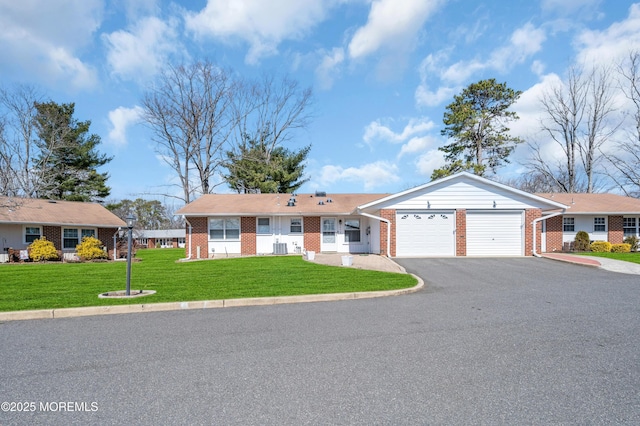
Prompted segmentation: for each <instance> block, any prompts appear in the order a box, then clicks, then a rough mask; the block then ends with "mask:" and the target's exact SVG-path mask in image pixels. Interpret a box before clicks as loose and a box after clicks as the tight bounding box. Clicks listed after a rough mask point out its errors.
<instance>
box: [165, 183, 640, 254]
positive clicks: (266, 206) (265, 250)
mask: <svg viewBox="0 0 640 426" xmlns="http://www.w3.org/2000/svg"><path fill="white" fill-rule="evenodd" d="M177 214H181V215H183V216H184V217H185V220H186V247H185V250H186V252H187V258H191V259H196V258H207V257H213V256H219V255H228V254H235V255H256V254H284V253H296V252H298V253H299V252H302V251H303V250H308V251H314V252H335V253H354V254H355V253H373V254H381V255H385V256H390V257H426V256H531V255H534V254H537V253H540V252H546V251H549V252H550V251H559V250H562V249H563V243H564V242H567V241H572V240H573V239H574V238H575V234H576V232H578V231H580V230H586V231H587V232H589V234H590V236H591V238H592V240H600V239H602V240H607V241H609V242H611V243H621V242H622V240H623V237H624V236H625V235H632V234H634V235H638V232H639V231H640V200H637V199H634V198H629V197H622V196H617V195H611V194H531V193H528V192H524V191H521V190H518V189H515V188H512V187H509V186H507V185H503V184H500V183H497V182H493V181H491V180H489V179H486V178H483V177H479V176H476V175H473V174H470V173H466V172H462V173H458V174H455V175H453V176H449V177H446V178H443V179H439V180H436V181H433V182H429V183H427V184H424V185H421V186H418V187H415V188H412V189H408V190H406V191H403V192H399V193H396V194H326V193H320V192H316V193H315V194H298V195H289V194H208V195H203V196H202V197H200V198H198V199H197V200H195V201H193V202H192V203H189V204H187V205H186V206H185V207H183V208H182V209H180V210H178V212H177Z"/></svg>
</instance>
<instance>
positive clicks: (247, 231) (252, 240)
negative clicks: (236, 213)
mask: <svg viewBox="0 0 640 426" xmlns="http://www.w3.org/2000/svg"><path fill="white" fill-rule="evenodd" d="M257 253H258V248H257V237H256V218H255V217H246V216H243V217H241V218H240V254H242V255H243V256H250V255H254V254H257Z"/></svg>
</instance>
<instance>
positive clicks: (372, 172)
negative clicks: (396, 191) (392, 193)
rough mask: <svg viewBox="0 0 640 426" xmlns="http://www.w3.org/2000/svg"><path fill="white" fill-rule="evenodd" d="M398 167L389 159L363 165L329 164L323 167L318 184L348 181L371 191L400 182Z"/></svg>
mask: <svg viewBox="0 0 640 426" xmlns="http://www.w3.org/2000/svg"><path fill="white" fill-rule="evenodd" d="M397 172H398V167H397V166H396V165H395V164H392V163H389V162H387V161H376V162H375V163H370V164H365V165H363V166H361V167H348V168H346V169H345V168H343V167H341V166H333V165H327V166H324V167H322V169H321V171H320V178H319V179H318V184H319V186H320V187H323V186H329V185H330V184H333V183H336V182H340V181H346V182H352V183H358V184H362V185H363V189H364V191H371V190H373V189H374V188H376V187H380V186H384V185H388V184H389V183H391V182H398V181H399V180H400V178H399V177H398V175H397Z"/></svg>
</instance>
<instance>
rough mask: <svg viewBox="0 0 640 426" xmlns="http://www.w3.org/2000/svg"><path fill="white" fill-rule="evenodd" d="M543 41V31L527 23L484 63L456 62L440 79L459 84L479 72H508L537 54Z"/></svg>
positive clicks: (476, 60) (472, 61)
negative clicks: (489, 70)
mask: <svg viewBox="0 0 640 426" xmlns="http://www.w3.org/2000/svg"><path fill="white" fill-rule="evenodd" d="M545 40H546V34H545V31H544V30H543V29H541V28H536V27H534V26H533V25H532V24H531V23H527V24H525V25H524V26H522V27H521V28H518V29H516V30H515V31H514V32H513V33H512V34H511V37H510V39H509V43H507V44H505V45H504V46H501V47H499V48H497V49H495V50H494V51H493V52H492V53H491V55H490V56H489V59H487V60H486V61H481V60H479V59H472V60H469V61H459V62H456V63H455V64H453V65H451V66H449V67H448V68H447V69H445V70H444V71H443V72H442V73H441V75H440V78H441V79H442V80H444V81H447V82H449V83H454V84H460V83H462V82H464V81H465V80H467V79H468V78H469V77H471V76H472V75H473V74H475V73H476V72H478V71H480V70H484V69H492V70H496V71H499V72H508V71H509V70H511V68H513V67H514V66H515V65H517V64H521V63H523V62H524V61H525V60H526V59H527V58H529V57H530V56H532V55H533V54H535V53H537V52H539V51H540V49H542V43H544V41H545Z"/></svg>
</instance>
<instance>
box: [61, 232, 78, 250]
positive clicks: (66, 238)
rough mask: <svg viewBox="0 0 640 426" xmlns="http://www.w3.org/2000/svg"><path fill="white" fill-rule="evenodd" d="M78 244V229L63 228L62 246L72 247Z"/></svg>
mask: <svg viewBox="0 0 640 426" xmlns="http://www.w3.org/2000/svg"><path fill="white" fill-rule="evenodd" d="M77 245H78V230H77V229H74V228H65V229H63V231H62V248H66V249H73V248H76V246H77Z"/></svg>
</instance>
